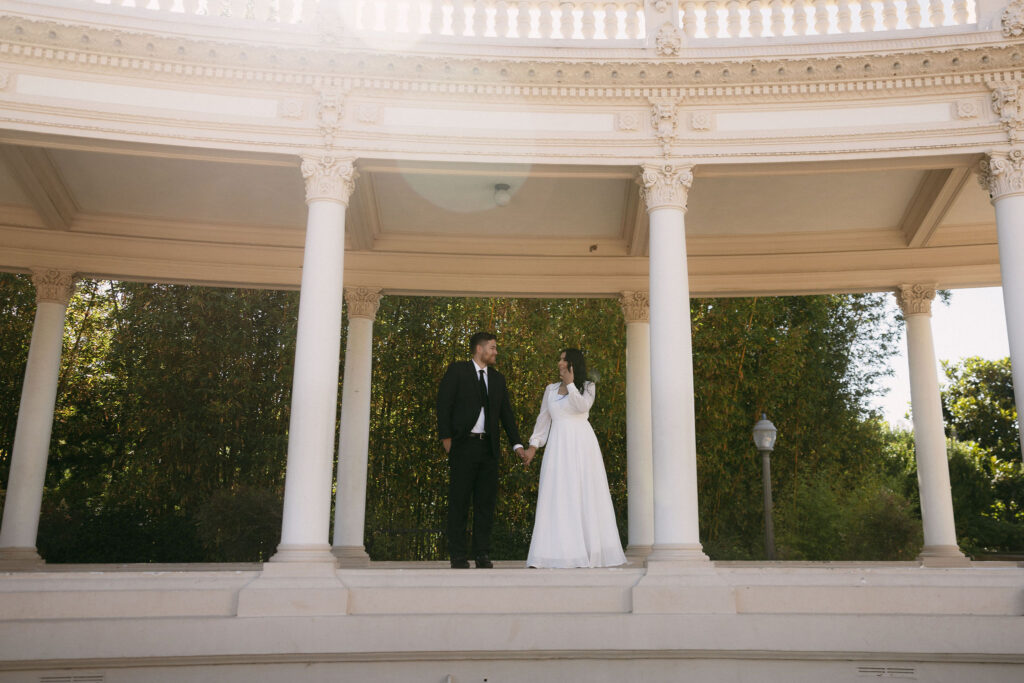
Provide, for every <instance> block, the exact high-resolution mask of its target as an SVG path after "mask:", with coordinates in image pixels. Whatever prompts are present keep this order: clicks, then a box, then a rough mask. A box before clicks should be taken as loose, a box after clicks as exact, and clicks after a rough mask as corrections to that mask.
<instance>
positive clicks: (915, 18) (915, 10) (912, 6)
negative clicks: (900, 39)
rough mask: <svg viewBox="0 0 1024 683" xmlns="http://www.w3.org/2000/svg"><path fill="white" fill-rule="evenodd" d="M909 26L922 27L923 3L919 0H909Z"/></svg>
mask: <svg viewBox="0 0 1024 683" xmlns="http://www.w3.org/2000/svg"><path fill="white" fill-rule="evenodd" d="M907 26H908V27H910V28H921V4H920V3H919V2H918V0H907Z"/></svg>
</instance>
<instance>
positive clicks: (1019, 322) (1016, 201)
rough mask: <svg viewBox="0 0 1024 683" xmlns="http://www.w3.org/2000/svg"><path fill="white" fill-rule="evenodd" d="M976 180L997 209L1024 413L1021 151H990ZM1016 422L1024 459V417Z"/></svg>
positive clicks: (1016, 387) (1017, 390)
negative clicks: (987, 193)
mask: <svg viewBox="0 0 1024 683" xmlns="http://www.w3.org/2000/svg"><path fill="white" fill-rule="evenodd" d="M979 180H980V181H981V184H982V187H984V188H986V189H987V190H988V192H989V196H990V197H991V198H992V205H993V206H994V207H995V209H996V230H997V232H998V235H999V265H1000V268H1001V271H1002V276H1003V305H1004V307H1005V309H1006V332H1007V337H1008V339H1009V342H1010V367H1011V368H1012V372H1013V394H1014V400H1015V402H1016V404H1017V415H1018V416H1024V151H1022V150H1019V149H1015V150H1012V151H1010V152H1008V153H1006V154H990V155H989V156H988V158H987V159H984V160H982V162H981V175H980V177H979ZM1018 422H1019V426H1020V427H1021V439H1020V443H1021V457H1022V458H1024V418H1022V419H1020V420H1018Z"/></svg>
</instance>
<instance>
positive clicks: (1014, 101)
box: [989, 81, 1024, 142]
mask: <svg viewBox="0 0 1024 683" xmlns="http://www.w3.org/2000/svg"><path fill="white" fill-rule="evenodd" d="M989 87H990V88H992V110H993V111H994V112H995V113H996V116H998V117H999V123H1000V124H1001V125H1002V126H1003V129H1004V130H1005V131H1006V135H1007V137H1008V138H1009V139H1010V142H1015V141H1016V140H1017V138H1018V136H1019V134H1020V130H1021V127H1022V126H1024V109H1022V104H1024V102H1022V99H1024V98H1022V97H1021V88H1020V85H1019V84H1018V83H1015V82H1011V83H1005V82H1000V81H997V82H994V83H990V84H989Z"/></svg>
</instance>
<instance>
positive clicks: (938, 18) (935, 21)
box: [928, 0, 946, 26]
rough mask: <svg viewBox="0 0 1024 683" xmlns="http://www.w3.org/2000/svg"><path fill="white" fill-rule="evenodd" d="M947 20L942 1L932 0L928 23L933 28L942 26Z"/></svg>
mask: <svg viewBox="0 0 1024 683" xmlns="http://www.w3.org/2000/svg"><path fill="white" fill-rule="evenodd" d="M945 19H946V10H945V9H944V8H943V6H942V0H931V2H930V3H929V4H928V21H929V22H930V23H931V25H932V26H942V24H943V23H944V22H945Z"/></svg>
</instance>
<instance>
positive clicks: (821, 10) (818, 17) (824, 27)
mask: <svg viewBox="0 0 1024 683" xmlns="http://www.w3.org/2000/svg"><path fill="white" fill-rule="evenodd" d="M814 32H815V33H817V34H818V35H819V36H823V35H825V34H827V33H828V0H814Z"/></svg>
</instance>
